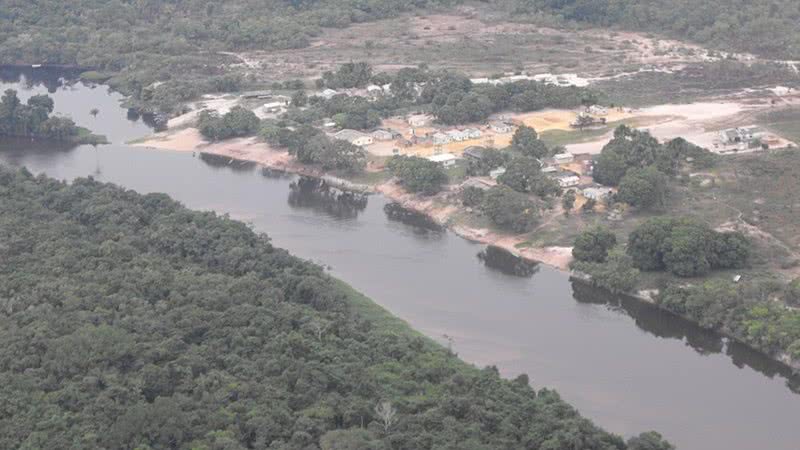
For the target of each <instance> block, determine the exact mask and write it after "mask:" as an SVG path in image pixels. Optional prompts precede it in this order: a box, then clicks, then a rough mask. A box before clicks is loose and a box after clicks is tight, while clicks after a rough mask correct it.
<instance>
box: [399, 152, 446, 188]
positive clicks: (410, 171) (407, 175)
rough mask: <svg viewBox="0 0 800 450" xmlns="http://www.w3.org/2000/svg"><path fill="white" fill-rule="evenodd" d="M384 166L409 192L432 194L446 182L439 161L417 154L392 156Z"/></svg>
mask: <svg viewBox="0 0 800 450" xmlns="http://www.w3.org/2000/svg"><path fill="white" fill-rule="evenodd" d="M386 168H387V169H389V172H391V173H392V175H394V176H396V177H397V178H398V179H399V180H400V183H402V184H403V186H404V187H405V188H406V189H407V190H408V191H409V192H417V193H420V194H422V195H433V194H436V193H438V192H439V191H441V190H442V186H443V185H445V184H447V174H446V173H445V172H444V169H442V166H440V165H439V163H436V162H433V161H430V160H428V159H425V158H420V157H418V156H392V157H391V158H390V159H389V161H387V162H386Z"/></svg>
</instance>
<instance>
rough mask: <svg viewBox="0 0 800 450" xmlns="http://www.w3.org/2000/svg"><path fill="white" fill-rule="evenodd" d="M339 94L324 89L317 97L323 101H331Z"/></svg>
mask: <svg viewBox="0 0 800 450" xmlns="http://www.w3.org/2000/svg"><path fill="white" fill-rule="evenodd" d="M337 94H339V93H338V92H336V91H334V90H333V89H330V88H328V89H325V90H324V91H322V92H320V93H318V94H317V97H322V98H324V99H325V100H330V99H332V98H333V97H334V96H335V95H337Z"/></svg>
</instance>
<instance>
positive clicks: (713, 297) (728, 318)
mask: <svg viewBox="0 0 800 450" xmlns="http://www.w3.org/2000/svg"><path fill="white" fill-rule="evenodd" d="M775 295H780V288H777V291H776V287H775V286H765V285H763V284H759V283H741V284H734V283H731V282H730V281H728V280H725V279H717V280H710V281H706V282H704V283H702V284H700V285H694V286H692V285H690V286H685V285H677V284H676V285H671V286H669V287H668V288H667V289H665V290H664V291H663V292H662V293H661V294H659V295H658V296H657V297H656V302H657V303H658V304H659V305H661V306H662V307H664V308H666V309H668V310H670V311H672V312H674V313H676V314H680V315H682V316H684V317H688V318H689V319H691V320H693V321H695V322H697V323H699V324H700V325H701V326H703V327H705V328H708V329H711V330H715V331H718V332H721V333H724V334H726V335H729V336H733V337H735V338H736V339H739V340H740V341H742V342H745V343H747V344H749V345H751V346H753V347H755V348H757V349H760V350H762V351H764V352H765V353H767V354H769V355H772V356H774V357H778V358H781V359H783V360H785V361H794V362H797V361H800V311H797V310H796V309H790V308H786V307H785V306H784V305H782V304H781V303H780V302H776V301H775V300H774V297H773V296H775Z"/></svg>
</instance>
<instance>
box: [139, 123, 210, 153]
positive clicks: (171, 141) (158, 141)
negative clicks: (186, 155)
mask: <svg viewBox="0 0 800 450" xmlns="http://www.w3.org/2000/svg"><path fill="white" fill-rule="evenodd" d="M205 144H207V142H206V141H205V139H203V136H202V135H201V134H200V131H198V130H197V128H185V129H183V130H179V131H164V132H161V133H156V134H154V135H152V136H150V137H149V138H147V140H145V141H142V142H138V143H135V144H133V146H135V147H148V148H157V149H161V150H176V151H179V152H193V151H197V149H198V148H199V147H201V146H203V145H205Z"/></svg>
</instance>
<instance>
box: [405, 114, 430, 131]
mask: <svg viewBox="0 0 800 450" xmlns="http://www.w3.org/2000/svg"><path fill="white" fill-rule="evenodd" d="M407 120H408V124H409V125H411V126H412V127H415V128H417V127H424V126H426V125H428V124H429V123H431V121H432V120H433V117H431V116H429V115H427V114H415V115H412V116H408V119H407Z"/></svg>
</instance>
